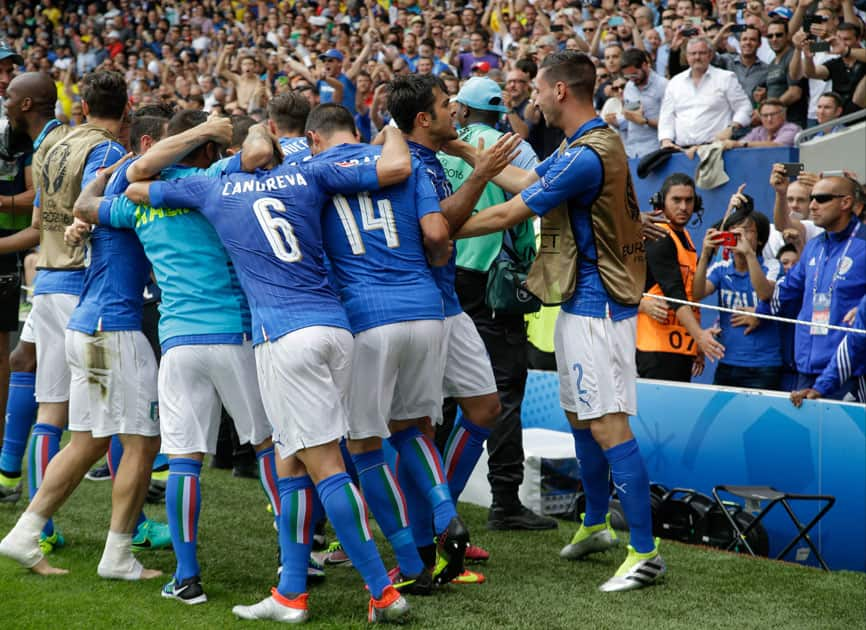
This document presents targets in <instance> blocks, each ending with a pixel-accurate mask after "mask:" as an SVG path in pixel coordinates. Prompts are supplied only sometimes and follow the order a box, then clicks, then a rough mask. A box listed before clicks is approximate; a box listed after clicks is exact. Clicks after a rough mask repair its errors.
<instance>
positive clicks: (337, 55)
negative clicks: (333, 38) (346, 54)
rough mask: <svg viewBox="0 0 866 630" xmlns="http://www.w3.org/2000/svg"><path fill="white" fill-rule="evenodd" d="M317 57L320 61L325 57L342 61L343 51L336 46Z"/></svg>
mask: <svg viewBox="0 0 866 630" xmlns="http://www.w3.org/2000/svg"><path fill="white" fill-rule="evenodd" d="M319 59H320V60H322V61H326V60H327V59H336V60H337V61H343V53H341V52H340V51H339V50H337V49H336V48H331V50H329V51H328V52H325V53H322V54H321V55H319Z"/></svg>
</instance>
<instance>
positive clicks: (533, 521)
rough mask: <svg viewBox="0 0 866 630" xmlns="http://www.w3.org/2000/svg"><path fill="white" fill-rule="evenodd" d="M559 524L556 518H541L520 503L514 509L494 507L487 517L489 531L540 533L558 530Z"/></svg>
mask: <svg viewBox="0 0 866 630" xmlns="http://www.w3.org/2000/svg"><path fill="white" fill-rule="evenodd" d="M558 526H559V524H558V523H557V522H556V519H555V518H550V517H549V516H541V515H540V514H536V513H535V512H533V511H532V510H530V509H529V508H528V507H526V506H525V505H522V504H520V503H518V504H517V505H516V506H514V507H508V508H505V507H501V506H497V505H494V506H493V507H491V508H490V512H489V513H488V515H487V529H492V530H499V531H505V530H517V529H522V530H530V531H540V530H544V529H556V528H557V527H558Z"/></svg>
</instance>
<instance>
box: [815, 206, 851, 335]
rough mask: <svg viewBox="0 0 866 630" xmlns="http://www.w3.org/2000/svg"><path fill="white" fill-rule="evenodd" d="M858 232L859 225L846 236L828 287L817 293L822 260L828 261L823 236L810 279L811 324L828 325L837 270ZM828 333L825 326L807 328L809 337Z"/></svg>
mask: <svg viewBox="0 0 866 630" xmlns="http://www.w3.org/2000/svg"><path fill="white" fill-rule="evenodd" d="M859 230H860V224H859V223H857V225H855V226H854V229H853V230H851V234H850V235H849V236H848V240H847V242H846V243H845V249H843V250H842V255H841V256H839V259H838V261H837V262H836V268H835V269H834V270H833V277H832V278H831V279H830V286H829V287H828V288H827V290H826V291H822V292H820V293H819V292H818V276H819V275H820V273H821V269H822V268H823V267H824V258H825V257H826V258H827V260H828V261H829V259H830V256H829V254H828V253H827V250H828V249H829V240H830V236H829V235H825V238H826V239H827V241H826V242H825V244H824V247H823V248H821V255H820V258H819V259H818V260H817V261H816V262H815V276H814V278H813V279H812V323H813V324H829V323H830V307H831V305H832V304H833V289H834V288H835V287H836V282H838V281H839V276H840V274H839V269H840V267H841V266H842V261H843V260H845V256H847V254H848V250H849V249H850V247H851V242H852V241H853V240H854V237H855V236H857V232H858V231H859ZM829 332H830V329H829V328H827V327H826V326H811V327H810V328H809V334H810V335H826V334H828V333H829Z"/></svg>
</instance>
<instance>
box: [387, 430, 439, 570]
mask: <svg viewBox="0 0 866 630" xmlns="http://www.w3.org/2000/svg"><path fill="white" fill-rule="evenodd" d="M382 452H384V453H385V461H386V462H387V464H388V467H389V468H390V469H391V474H393V475H394V476H395V477H396V478H397V482H398V483H399V484H400V487H401V488H402V489H403V498H404V499H406V507H407V508H408V514H409V527H410V528H411V529H412V538H413V539H414V540H415V546H416V547H417V548H419V549H421V548H423V547H427V546H428V545H432V544H433V543H434V540H433V539H434V538H435V537H436V532H434V531H433V510H432V509H430V503H429V502H428V501H427V499H426V497H425V496H424V495H423V494H422V492H421V490H419V489H418V486H416V485H415V484H414V483H413V482H412V476H411V475H410V474H409V471H408V470H406V467H405V466H401V465H400V456H399V455H398V454H397V451H395V450H394V447H392V446H391V444H390V443H389V442H388V440H385V441H384V442H382ZM421 560H422V561H423V560H424V557H423V556H422V557H421ZM433 564H435V558H434V562H433Z"/></svg>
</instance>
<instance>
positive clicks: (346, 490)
mask: <svg viewBox="0 0 866 630" xmlns="http://www.w3.org/2000/svg"><path fill="white" fill-rule="evenodd" d="M316 490H317V491H318V493H319V498H320V499H321V500H322V505H323V506H324V507H325V513H326V514H327V515H328V520H330V521H331V525H332V526H333V528H334V531H336V532H337V538H339V540H340V543H341V544H342V545H343V550H344V551H345V552H346V555H348V556H349V558H350V559H351V560H352V564H353V565H354V567H355V568H356V569H357V570H358V573H360V574H361V577H362V578H363V579H364V582H365V583H366V584H367V588H368V589H369V590H370V595H372V596H373V597H374V598H375V599H380V598H381V597H382V592H383V591H384V590H385V588H386V587H388V586H390V585H391V580H390V579H389V578H388V573H387V572H386V571H385V565H384V564H382V558H381V557H380V556H379V550H378V549H376V543H374V542H373V537H372V535H371V534H370V524H369V523H368V522H367V507H366V505H364V500H363V499H362V498H361V494H360V493H359V492H358V489H357V488H356V487H355V485H354V484H353V483H352V478H351V477H349V475H347V474H346V473H337V474H336V475H331V476H330V477H328V478H326V479H322V480H321V481H320V482H319V483H318V484H317V485H316Z"/></svg>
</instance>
